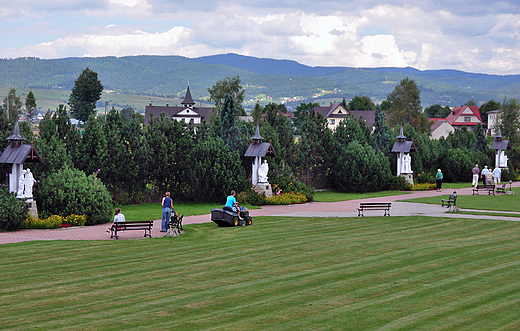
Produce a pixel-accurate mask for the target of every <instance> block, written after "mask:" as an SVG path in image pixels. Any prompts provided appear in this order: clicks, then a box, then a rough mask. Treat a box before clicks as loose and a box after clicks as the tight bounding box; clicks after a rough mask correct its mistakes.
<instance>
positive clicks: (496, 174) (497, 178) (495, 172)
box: [493, 166, 502, 186]
mask: <svg viewBox="0 0 520 331" xmlns="http://www.w3.org/2000/svg"><path fill="white" fill-rule="evenodd" d="M493 176H494V177H495V186H497V185H500V176H502V169H500V168H499V167H498V166H495V169H494V170H493Z"/></svg>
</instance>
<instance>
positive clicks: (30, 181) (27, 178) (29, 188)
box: [25, 168, 36, 198]
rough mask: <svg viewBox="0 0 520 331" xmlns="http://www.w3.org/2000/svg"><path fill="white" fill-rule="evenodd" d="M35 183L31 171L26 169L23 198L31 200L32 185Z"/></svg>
mask: <svg viewBox="0 0 520 331" xmlns="http://www.w3.org/2000/svg"><path fill="white" fill-rule="evenodd" d="M34 183H36V181H35V180H34V177H33V174H32V172H31V169H29V168H27V173H26V174H25V197H26V198H32V196H33V195H32V192H33V185H34Z"/></svg>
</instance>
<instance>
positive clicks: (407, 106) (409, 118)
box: [387, 77, 429, 134]
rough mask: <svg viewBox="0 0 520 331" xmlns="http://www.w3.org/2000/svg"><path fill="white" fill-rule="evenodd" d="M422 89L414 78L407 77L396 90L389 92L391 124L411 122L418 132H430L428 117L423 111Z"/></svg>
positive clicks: (397, 124)
mask: <svg viewBox="0 0 520 331" xmlns="http://www.w3.org/2000/svg"><path fill="white" fill-rule="evenodd" d="M420 94H421V91H420V90H419V88H418V86H417V84H416V83H415V81H414V80H412V79H409V78H408V77H406V78H405V79H403V80H401V82H400V83H399V85H397V86H396V87H395V89H394V91H393V92H392V93H390V94H388V97H387V100H388V102H389V104H390V110H389V111H390V113H391V115H390V118H389V124H390V125H392V126H399V125H402V124H404V123H406V122H408V123H411V124H412V125H413V127H414V128H415V130H416V131H417V133H418V134H421V133H423V132H428V129H429V125H428V117H427V116H426V114H424V113H423V112H421V97H420Z"/></svg>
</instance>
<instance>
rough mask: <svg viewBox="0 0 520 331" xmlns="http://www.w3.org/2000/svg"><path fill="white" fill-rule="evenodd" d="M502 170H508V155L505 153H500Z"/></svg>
mask: <svg viewBox="0 0 520 331" xmlns="http://www.w3.org/2000/svg"><path fill="white" fill-rule="evenodd" d="M499 167H501V168H507V155H506V153H504V151H501V152H500V165H499Z"/></svg>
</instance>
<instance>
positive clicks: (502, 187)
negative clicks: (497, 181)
mask: <svg viewBox="0 0 520 331" xmlns="http://www.w3.org/2000/svg"><path fill="white" fill-rule="evenodd" d="M495 192H496V193H497V194H499V193H504V194H506V184H502V185H500V186H497V188H496V189H495Z"/></svg>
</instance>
